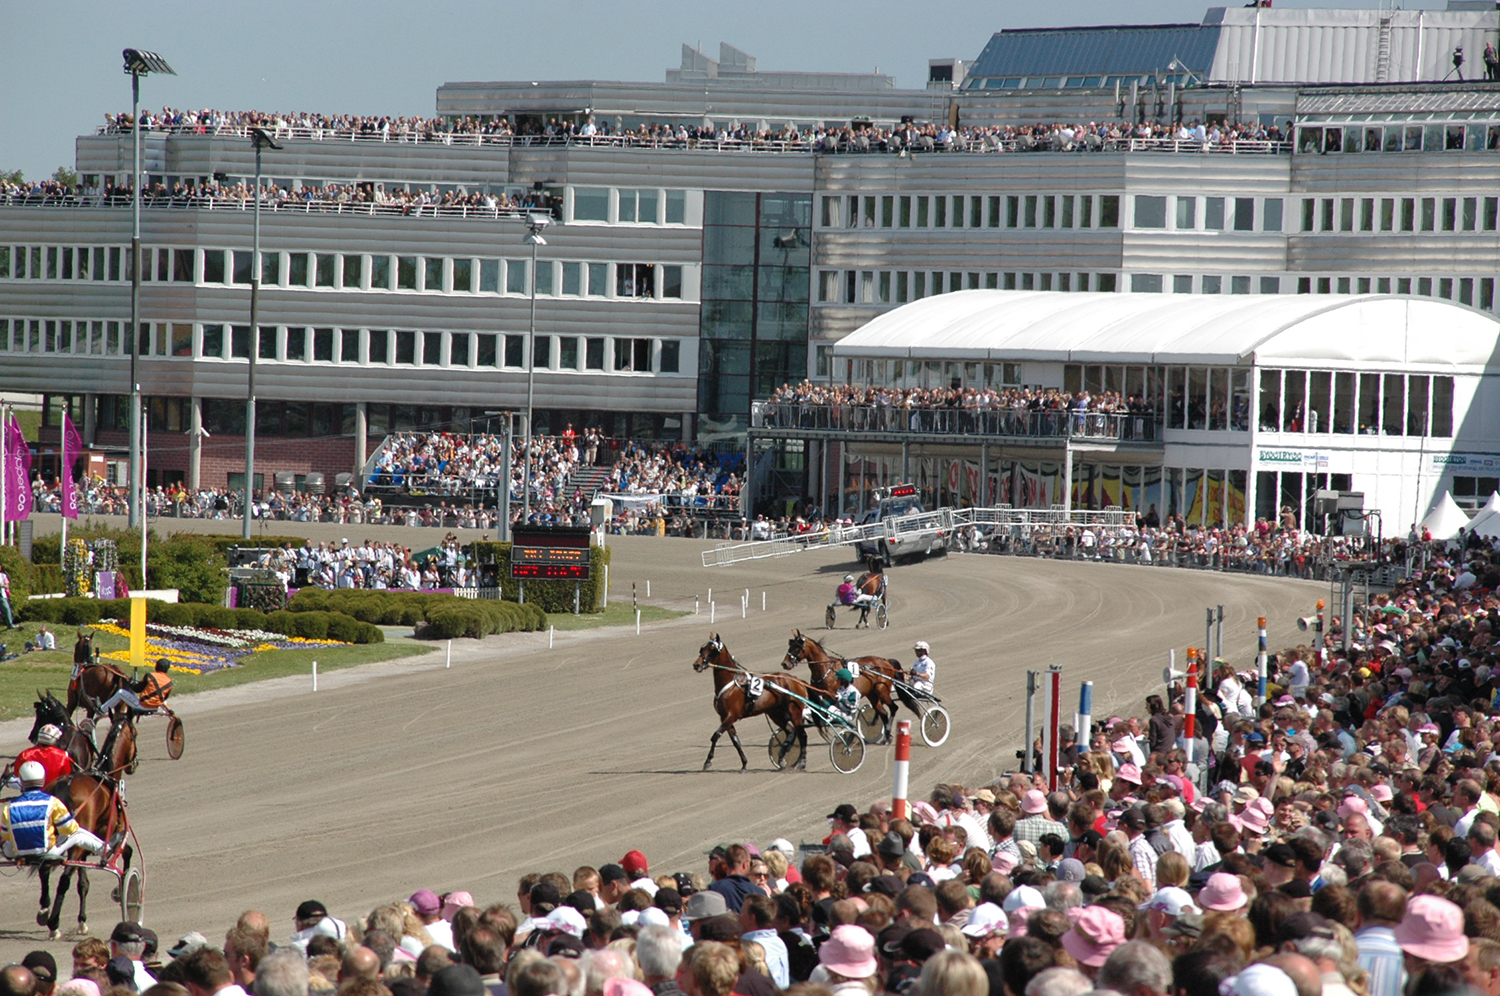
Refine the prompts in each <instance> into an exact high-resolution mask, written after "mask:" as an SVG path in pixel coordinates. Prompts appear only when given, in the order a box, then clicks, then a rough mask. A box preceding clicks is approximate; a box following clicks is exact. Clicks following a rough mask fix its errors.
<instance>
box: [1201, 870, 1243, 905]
mask: <svg viewBox="0 0 1500 996" xmlns="http://www.w3.org/2000/svg"><path fill="white" fill-rule="evenodd" d="M1249 904H1250V900H1249V897H1248V896H1246V895H1245V886H1244V883H1242V882H1241V881H1240V877H1239V876H1238V875H1231V874H1229V873H1228V872H1215V873H1214V874H1212V875H1210V876H1208V884H1206V885H1205V886H1204V887H1203V889H1202V890H1201V891H1200V892H1199V893H1198V905H1199V906H1201V907H1203V908H1204V909H1205V910H1213V911H1215V912H1220V913H1238V912H1240V911H1242V910H1243V909H1244V908H1245V907H1246V906H1248V905H1249Z"/></svg>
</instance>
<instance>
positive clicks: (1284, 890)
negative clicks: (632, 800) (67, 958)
mask: <svg viewBox="0 0 1500 996" xmlns="http://www.w3.org/2000/svg"><path fill="white" fill-rule="evenodd" d="M1432 554H1433V559H1432V561H1431V563H1430V566H1429V568H1428V569H1427V570H1426V571H1424V572H1423V573H1422V574H1420V575H1418V576H1416V577H1414V578H1412V579H1411V580H1409V581H1406V582H1402V583H1400V584H1397V585H1396V586H1394V587H1393V588H1392V589H1391V591H1390V592H1389V593H1387V594H1378V595H1375V596H1374V597H1373V598H1372V599H1371V600H1370V602H1369V604H1367V605H1362V606H1360V607H1359V611H1358V614H1357V616H1356V617H1355V618H1354V619H1352V620H1341V619H1338V618H1337V617H1335V618H1333V619H1331V626H1330V629H1329V632H1328V634H1327V635H1326V637H1325V638H1324V642H1323V643H1322V644H1320V645H1319V644H1314V645H1305V646H1294V647H1287V648H1285V649H1283V650H1282V651H1281V652H1279V653H1276V654H1274V655H1271V656H1270V657H1269V658H1268V661H1267V679H1268V680H1267V685H1266V694H1265V698H1264V701H1263V702H1258V701H1257V699H1258V698H1259V695H1258V691H1259V689H1258V678H1257V674H1256V668H1255V664H1254V662H1253V661H1251V660H1248V659H1246V660H1240V661H1224V660H1216V661H1213V662H1212V663H1211V664H1210V665H1209V666H1208V667H1207V668H1206V669H1205V674H1204V676H1203V680H1202V688H1201V694H1200V695H1199V696H1198V698H1197V706H1196V710H1195V713H1194V717H1193V718H1194V721H1195V730H1194V731H1193V733H1192V734H1191V735H1189V733H1188V730H1187V724H1186V716H1185V712H1184V706H1185V699H1184V697H1183V695H1182V690H1181V688H1180V687H1175V688H1173V689H1170V690H1169V691H1168V694H1167V695H1166V696H1165V697H1163V696H1160V695H1155V694H1153V695H1149V696H1147V697H1146V698H1145V701H1144V703H1143V705H1144V709H1143V711H1142V713H1141V714H1139V715H1135V716H1126V715H1114V716H1109V717H1108V718H1107V719H1104V720H1103V721H1102V722H1101V723H1099V725H1098V726H1097V728H1095V729H1092V730H1091V731H1089V733H1088V735H1087V736H1086V737H1084V738H1083V741H1082V742H1080V741H1079V738H1078V737H1077V736H1076V731H1074V730H1073V729H1071V728H1069V727H1064V728H1062V729H1061V730H1060V731H1059V737H1058V758H1057V769H1058V777H1057V786H1056V789H1055V790H1052V791H1048V787H1049V784H1048V782H1047V780H1046V779H1045V778H1043V777H1041V776H1036V775H1029V774H1023V773H1016V774H1004V775H1001V776H1000V777H998V778H996V779H995V780H993V781H988V782H982V783H979V784H974V785H963V784H958V783H952V782H949V783H943V784H938V785H936V786H935V787H934V788H933V789H932V791H931V792H930V794H929V795H928V796H927V798H926V799H924V800H922V801H916V802H914V803H913V804H912V805H911V806H910V808H909V814H908V815H895V814H894V813H893V811H892V806H891V803H890V802H889V801H888V800H886V799H879V800H877V801H876V802H874V803H873V804H871V805H869V806H868V807H866V808H864V809H861V808H860V807H857V806H855V805H853V804H851V803H844V804H840V805H837V806H834V807H831V808H832V811H831V812H830V813H829V815H828V820H827V826H826V833H827V836H826V837H825V838H824V840H823V841H822V843H821V844H814V845H813V846H810V847H809V846H808V845H806V844H804V845H803V846H802V848H800V849H798V848H795V847H794V846H793V845H792V844H791V842H790V839H789V838H788V837H780V838H777V839H774V840H770V841H762V842H760V843H759V845H758V846H757V843H756V842H749V841H731V842H727V843H720V844H718V845H717V846H714V847H713V848H712V850H710V851H709V852H708V856H707V859H706V861H705V863H704V864H703V865H702V866H699V867H690V868H685V869H680V870H675V871H673V872H672V873H668V874H663V872H664V871H665V869H662V868H660V867H656V868H653V867H652V866H651V864H650V862H649V860H648V857H647V854H646V853H645V852H643V851H641V850H639V849H637V845H639V844H640V843H642V842H641V841H639V840H634V839H632V838H631V836H630V833H629V831H622V833H621V839H620V841H619V842H618V843H617V844H616V846H615V847H614V848H611V849H610V851H609V852H608V853H607V854H603V855H596V856H595V857H603V858H607V859H609V860H607V861H605V862H604V863H602V864H597V865H596V864H593V863H583V864H580V865H579V866H578V867H576V868H575V869H574V870H573V871H572V872H571V873H569V872H567V871H563V870H557V871H543V870H538V871H536V872H532V873H529V874H526V875H524V876H522V877H521V878H520V880H519V881H518V882H517V885H516V889H515V892H514V894H513V895H511V894H507V895H503V896H485V897H482V898H476V896H474V895H473V894H471V893H470V892H468V891H466V890H464V889H462V887H461V884H460V883H455V885H458V886H459V887H458V888H455V889H454V891H449V892H446V893H444V894H442V895H439V894H437V893H436V892H434V891H432V890H430V889H428V888H421V889H417V890H416V891H415V892H413V893H412V894H411V895H410V896H408V897H406V898H404V899H396V900H391V899H389V898H386V899H380V900H377V902H378V905H376V906H375V907H374V908H373V909H372V910H371V911H370V912H369V913H368V914H367V915H364V916H353V915H350V913H349V911H339V912H343V913H344V914H345V916H346V917H348V919H347V920H345V919H339V918H337V917H335V916H333V915H330V914H331V911H330V910H329V909H328V908H327V907H326V906H325V905H324V904H323V903H321V902H320V901H318V900H316V899H309V900H307V901H305V902H303V903H302V904H301V905H300V906H298V908H297V909H296V910H295V912H294V914H293V919H294V923H295V926H296V928H297V929H296V931H295V932H293V933H291V934H290V936H285V935H282V936H276V937H272V932H271V928H270V924H271V923H272V922H273V920H279V919H280V917H281V915H282V914H283V912H284V911H276V912H275V913H274V914H273V915H267V914H265V913H263V912H259V911H247V912H245V913H244V914H242V915H241V916H240V918H239V919H238V921H237V922H236V923H234V924H216V925H208V924H205V925H204V927H205V928H208V929H209V932H208V933H190V934H187V935H185V936H183V937H182V938H180V939H178V940H177V941H176V942H175V943H174V944H171V945H170V947H167V945H166V944H165V943H163V942H161V941H159V940H158V939H157V938H156V936H155V935H154V934H152V933H151V932H150V931H149V930H146V929H144V928H142V927H141V926H140V925H138V924H133V923H122V924H120V925H118V926H117V927H116V928H115V929H114V931H113V932H112V933H111V935H110V941H109V943H108V944H105V943H104V942H103V941H101V940H96V939H86V940H83V941H80V942H79V943H78V945H77V946H76V947H75V948H74V951H73V964H72V966H71V972H69V973H68V974H69V975H70V976H71V980H70V981H68V982H63V981H62V977H63V975H62V970H63V969H64V966H58V965H56V964H55V962H53V961H52V960H51V958H50V956H49V955H45V954H37V953H33V954H32V955H31V956H28V958H27V959H26V960H25V967H24V968H23V967H22V966H11V967H9V968H6V969H4V970H3V972H0V990H3V992H4V993H5V994H6V996H37V994H53V993H55V994H56V996H125V993H126V992H130V991H139V992H144V993H145V994H146V996H220V994H222V996H240V993H242V992H246V993H254V994H255V996H310V994H315V993H336V994H338V996H678V994H679V993H681V994H685V996H731V994H740V996H776V994H777V993H778V992H786V993H789V994H792V996H876V994H882V993H893V994H909V996H1082V994H1086V993H1088V994H1118V996H1496V994H1497V993H1500V853H1497V851H1496V844H1497V832H1500V751H1497V749H1496V745H1497V744H1500V706H1497V704H1496V696H1497V692H1500V649H1497V645H1496V643H1495V641H1494V632H1495V625H1496V623H1497V621H1500V597H1497V595H1496V593H1495V592H1496V589H1497V588H1500V555H1497V554H1493V553H1490V552H1487V551H1479V550H1456V551H1455V550H1453V549H1451V548H1449V547H1446V546H1444V547H1438V548H1434V549H1433V551H1432ZM1346 626H1348V627H1349V630H1348V637H1349V641H1350V644H1351V646H1350V649H1348V650H1347V651H1345V650H1342V649H1340V648H1341V647H1342V645H1343V643H1344V636H1345V627H1346ZM1037 750H1038V751H1039V750H1040V748H1039V746H1038V748H1037ZM786 829H787V831H788V833H789V834H791V835H792V836H796V835H798V834H801V835H803V836H805V837H807V836H810V837H812V838H813V839H814V840H815V839H816V838H817V837H818V836H819V835H820V834H821V833H822V830H820V831H819V832H818V833H812V834H808V833H807V830H808V828H806V827H793V826H789V827H787V828H786ZM709 843H710V842H708V841H705V842H704V844H705V847H706V846H709ZM626 848H629V850H626ZM622 850H623V851H624V854H623V857H621V858H619V859H615V858H614V855H615V854H617V853H620V852H621V851H622ZM588 857H589V856H587V855H580V858H582V859H583V860H584V861H585V862H588ZM219 930H224V934H223V940H222V942H221V941H220V940H219V937H220V935H219V933H218V931H219ZM163 947H167V950H166V951H162V950H160V949H161V948H163Z"/></svg>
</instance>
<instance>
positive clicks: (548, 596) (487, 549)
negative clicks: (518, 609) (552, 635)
mask: <svg viewBox="0 0 1500 996" xmlns="http://www.w3.org/2000/svg"><path fill="white" fill-rule="evenodd" d="M467 552H468V555H469V556H470V557H471V558H473V560H474V562H475V563H477V564H479V565H481V566H482V567H486V568H487V567H488V566H489V565H490V564H494V565H495V576H496V578H497V580H498V582H499V585H500V591H501V593H502V595H503V596H504V598H505V600H506V601H509V602H516V601H519V600H520V585H519V583H518V582H516V581H514V580H512V579H511V576H510V544H509V543H472V544H470V545H469V548H468V551H467ZM608 563H609V550H608V549H606V548H603V547H597V546H595V547H590V548H589V579H588V580H587V581H585V582H583V583H582V584H581V585H580V586H579V596H578V611H580V612H590V613H592V612H603V611H604V606H603V604H602V601H603V595H604V565H605V564H608ZM573 585H574V582H572V581H528V582H526V604H527V605H531V604H533V603H535V604H536V605H539V606H541V607H542V608H543V609H544V610H545V611H547V612H572V611H573Z"/></svg>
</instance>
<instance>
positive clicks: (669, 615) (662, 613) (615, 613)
mask: <svg viewBox="0 0 1500 996" xmlns="http://www.w3.org/2000/svg"><path fill="white" fill-rule="evenodd" d="M687 614H688V613H686V612H681V611H678V610H677V609H663V608H660V607H658V606H655V605H642V606H641V622H642V623H643V624H644V623H651V622H661V621H662V620H663V619H676V618H677V617H678V616H685V615H687ZM547 623H548V624H549V625H552V626H556V627H557V628H558V629H559V630H570V629H599V628H600V627H603V626H634V625H635V611H634V610H633V609H631V607H630V603H629V602H610V603H609V608H607V609H605V610H604V611H603V612H596V613H593V614H591V615H582V616H575V615H573V614H572V613H571V612H549V613H548V614H547Z"/></svg>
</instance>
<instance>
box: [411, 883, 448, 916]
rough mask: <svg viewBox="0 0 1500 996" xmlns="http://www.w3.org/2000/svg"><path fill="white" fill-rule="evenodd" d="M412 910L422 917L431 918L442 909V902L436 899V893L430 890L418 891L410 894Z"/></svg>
mask: <svg viewBox="0 0 1500 996" xmlns="http://www.w3.org/2000/svg"><path fill="white" fill-rule="evenodd" d="M408 902H410V903H411V905H412V909H414V910H416V911H417V912H418V913H419V914H421V915H422V916H432V915H433V914H435V913H437V912H438V911H439V910H441V909H442V908H443V903H442V900H440V899H438V896H437V893H436V892H433V891H432V890H431V889H418V890H417V891H416V892H413V893H412V894H411V899H409V900H408Z"/></svg>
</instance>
